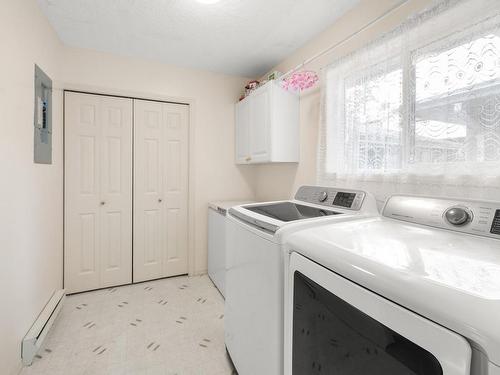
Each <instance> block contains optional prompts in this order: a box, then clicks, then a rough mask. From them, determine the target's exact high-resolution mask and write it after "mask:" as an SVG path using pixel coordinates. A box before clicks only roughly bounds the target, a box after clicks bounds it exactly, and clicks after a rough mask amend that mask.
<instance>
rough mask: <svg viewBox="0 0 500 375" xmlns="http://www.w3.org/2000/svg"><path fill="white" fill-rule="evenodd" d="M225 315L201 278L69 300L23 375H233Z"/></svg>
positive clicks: (159, 282) (218, 298) (217, 297)
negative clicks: (225, 345)
mask: <svg viewBox="0 0 500 375" xmlns="http://www.w3.org/2000/svg"><path fill="white" fill-rule="evenodd" d="M223 311H224V303H223V299H222V297H221V296H220V294H219V292H218V291H217V289H215V287H214V285H213V284H212V282H211V281H210V279H209V278H208V277H207V276H201V277H184V276H183V277H176V278H170V279H164V280H157V281H152V282H147V283H141V284H136V285H130V286H124V287H118V288H112V289H107V290H100V291H96V292H89V293H83V294H77V295H74V296H69V297H67V298H66V301H65V305H64V307H63V309H62V311H61V314H60V315H59V317H58V319H57V321H56V323H55V324H54V326H53V328H52V330H51V331H50V333H49V335H48V336H47V338H46V340H45V342H44V345H43V347H42V348H41V350H40V352H39V357H40V358H35V361H34V362H33V365H32V366H30V367H26V368H24V369H23V371H22V373H21V374H22V375H32V374H43V375H49V374H50V375H59V374H60V375H63V374H64V375H73V374H74V375H94V374H95V375H99V374H106V375H114V374H139V375H141V374H147V375H150V374H155V375H156V374H179V375H188V374H189V375H191V374H193V375H194V374H196V375H212V374H213V375H219V374H221V375H222V374H232V369H231V365H230V364H229V361H228V359H227V357H226V350H225V347H224V331H223V329H224V323H223V318H224V315H223Z"/></svg>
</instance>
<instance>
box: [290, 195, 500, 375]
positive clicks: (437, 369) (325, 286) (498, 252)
mask: <svg viewBox="0 0 500 375" xmlns="http://www.w3.org/2000/svg"><path fill="white" fill-rule="evenodd" d="M286 242H287V243H286V245H285V248H286V249H287V251H288V253H289V256H288V257H287V258H286V259H287V260H286V261H285V263H288V265H287V266H286V275H285V284H286V293H285V374H286V375H291V374H293V375H311V374H323V373H325V374H370V375H378V374H413V375H434V374H436V375H438V374H439V375H443V374H444V375H499V374H500V202H497V203H495V202H480V201H464V200H455V199H437V198H427V197H410V196H393V197H391V198H390V199H388V201H387V202H386V205H385V207H384V209H383V215H382V216H380V217H373V218H367V219H362V220H356V221H351V222H344V223H340V224H336V225H324V226H321V227H317V228H311V229H306V230H303V231H300V232H296V233H294V234H292V235H291V236H289V237H288V239H287V241H286Z"/></svg>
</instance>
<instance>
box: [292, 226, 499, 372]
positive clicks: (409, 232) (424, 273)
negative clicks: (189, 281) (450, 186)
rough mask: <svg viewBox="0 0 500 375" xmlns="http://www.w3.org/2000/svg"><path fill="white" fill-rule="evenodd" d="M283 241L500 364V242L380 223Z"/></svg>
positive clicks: (296, 235) (321, 230) (326, 229)
mask: <svg viewBox="0 0 500 375" xmlns="http://www.w3.org/2000/svg"><path fill="white" fill-rule="evenodd" d="M286 243H287V247H288V248H289V249H290V250H291V251H296V252H299V253H300V254H302V255H304V256H306V257H308V258H310V259H312V260H313V261H315V262H317V263H319V264H321V265H323V266H324V267H327V268H329V269H331V270H332V271H334V272H336V273H338V274H340V275H342V276H344V277H346V278H347V279H350V280H352V281H353V282H355V283H358V284H360V285H362V286H363V287H365V288H367V289H370V290H372V291H374V292H375V293H378V294H380V295H382V296H384V297H385V298H387V299H389V300H392V301H393V302H395V303H397V304H399V305H402V306H404V307H406V308H408V309H410V310H413V311H414V312H416V313H418V314H420V315H422V316H424V317H426V318H428V319H430V320H433V321H435V322H437V323H439V324H441V325H443V326H445V327H447V328H449V329H451V330H454V331H455V332H458V333H460V334H461V335H463V336H465V337H467V338H469V339H470V340H472V341H473V342H475V343H476V344H477V346H478V347H479V349H481V350H483V351H484V352H485V354H486V355H487V356H488V358H489V359H490V361H492V362H493V363H495V364H497V365H500V324H498V322H499V317H500V241H498V240H495V239H491V238H486V237H479V236H474V235H469V234H464V233H458V232H451V231H448V230H443V229H436V228H432V227H428V226H422V225H418V224H410V223H405V222H402V221H397V220H393V219H388V218H383V217H378V218H369V219H360V220H355V221H350V222H340V223H336V224H335V225H323V226H321V227H315V228H310V229H306V230H303V231H300V232H297V233H294V234H292V235H291V236H290V237H289V238H288V239H287V241H286Z"/></svg>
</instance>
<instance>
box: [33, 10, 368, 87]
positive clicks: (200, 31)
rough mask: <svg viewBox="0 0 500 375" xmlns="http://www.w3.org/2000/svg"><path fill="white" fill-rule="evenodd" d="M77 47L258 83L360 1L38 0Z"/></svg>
mask: <svg viewBox="0 0 500 375" xmlns="http://www.w3.org/2000/svg"><path fill="white" fill-rule="evenodd" d="M38 3H39V5H40V7H41V8H42V10H43V12H44V13H45V15H46V16H47V17H48V19H49V21H50V23H51V24H52V26H53V27H54V29H55V30H56V32H57V34H58V35H59V37H60V38H61V40H62V41H63V42H64V43H65V44H67V45H69V46H73V47H80V48H88V49H94V50H98V51H103V52H110V53H115V54H119V55H123V56H131V57H138V58H144V59H151V60H156V61H161V62H165V63H169V64H174V65H179V66H184V67H191V68H197V69H204V70H210V71H215V72H220V73H226V74H234V75H242V76H246V77H257V76H260V75H261V74H264V73H265V72H267V71H268V70H269V69H271V68H272V67H273V66H275V65H276V64H278V63H279V62H280V61H282V60H283V59H285V58H286V57H287V56H289V55H290V54H291V53H292V52H294V51H295V50H296V49H297V48H299V47H300V46H302V45H303V44H304V43H306V42H307V41H308V40H310V39H311V38H312V37H314V36H315V35H316V34H318V33H319V32H321V31H323V30H325V29H326V28H327V27H328V26H329V25H331V24H332V23H333V22H334V21H335V20H336V19H337V18H339V17H340V16H341V15H342V14H344V13H345V12H346V11H347V10H349V9H350V8H352V7H353V6H354V5H356V3H358V0H313V1H312V0H220V2H218V3H216V4H201V3H199V2H198V1H197V0H38Z"/></svg>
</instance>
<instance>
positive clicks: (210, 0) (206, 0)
mask: <svg viewBox="0 0 500 375" xmlns="http://www.w3.org/2000/svg"><path fill="white" fill-rule="evenodd" d="M196 1H197V2H199V3H201V4H215V3H218V2H219V1H220V0H196Z"/></svg>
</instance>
